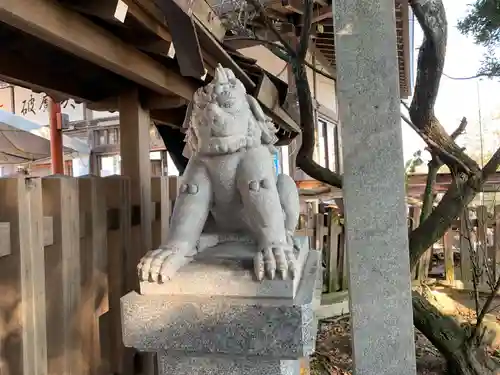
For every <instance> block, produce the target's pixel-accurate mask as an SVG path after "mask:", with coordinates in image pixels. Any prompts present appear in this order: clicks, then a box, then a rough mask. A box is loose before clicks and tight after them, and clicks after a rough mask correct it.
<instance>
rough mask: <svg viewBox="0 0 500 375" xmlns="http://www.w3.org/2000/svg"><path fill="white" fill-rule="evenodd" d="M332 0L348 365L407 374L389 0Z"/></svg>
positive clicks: (373, 373) (406, 296) (409, 322)
mask: <svg viewBox="0 0 500 375" xmlns="http://www.w3.org/2000/svg"><path fill="white" fill-rule="evenodd" d="M334 3H335V11H334V14H335V46H336V58H337V72H338V81H337V87H338V96H339V115H340V121H341V123H342V142H343V158H344V189H343V191H344V199H345V211H346V223H347V246H348V263H349V283H350V286H349V292H350V309H351V316H352V323H351V324H352V332H353V352H354V368H355V374H356V375H365V374H369V375H382V374H383V375H401V374H408V375H409V374H415V372H416V370H415V348H414V333H413V318H412V316H413V314H412V307H411V286H410V269H409V257H408V230H407V227H406V210H405V188H404V170H403V163H404V161H403V148H402V134H401V120H400V109H399V106H400V104H399V100H400V96H399V79H398V59H397V55H396V47H397V41H396V23H395V14H394V0H335V2H334Z"/></svg>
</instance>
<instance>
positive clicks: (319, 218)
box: [314, 214, 325, 252]
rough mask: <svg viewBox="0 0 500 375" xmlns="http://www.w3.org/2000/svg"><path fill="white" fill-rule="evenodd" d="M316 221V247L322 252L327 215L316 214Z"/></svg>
mask: <svg viewBox="0 0 500 375" xmlns="http://www.w3.org/2000/svg"><path fill="white" fill-rule="evenodd" d="M314 223H315V226H314V243H315V246H314V249H315V250H318V251H321V252H322V251H323V247H324V246H323V245H324V240H325V215H323V214H315V215H314Z"/></svg>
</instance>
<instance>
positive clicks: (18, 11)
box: [0, 0, 198, 100]
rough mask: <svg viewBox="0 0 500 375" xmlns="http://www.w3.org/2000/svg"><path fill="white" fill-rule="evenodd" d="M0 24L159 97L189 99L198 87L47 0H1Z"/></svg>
mask: <svg viewBox="0 0 500 375" xmlns="http://www.w3.org/2000/svg"><path fill="white" fill-rule="evenodd" d="M0 21H1V22H4V23H6V24H8V25H11V26H13V27H15V28H18V29H20V30H22V31H24V32H26V33H28V34H31V35H33V36H35V37H37V38H40V39H42V40H44V41H46V42H48V43H51V44H53V45H56V46H57V47H59V48H61V49H63V50H65V51H67V52H70V53H72V54H75V55H77V56H79V57H81V58H83V59H86V60H89V61H91V62H93V63H95V64H97V65H100V66H102V67H104V68H106V69H109V70H111V71H113V72H114V73H117V74H119V75H122V76H124V77H126V78H128V79H130V80H132V81H134V82H136V83H138V84H140V85H143V86H145V87H147V88H149V89H151V90H153V91H156V92H158V93H161V94H175V95H179V96H181V97H183V98H185V99H189V100H190V99H191V97H192V95H193V92H194V91H195V90H196V89H197V87H198V85H197V84H196V83H195V82H193V81H189V80H186V79H184V78H182V77H181V76H180V75H179V74H177V73H175V72H173V71H171V70H169V69H167V68H166V67H164V66H162V65H161V64H160V63H158V62H156V61H155V60H153V59H152V58H150V57H148V56H147V55H144V54H143V53H141V52H139V51H138V50H136V49H134V48H132V47H130V46H129V45H127V44H125V43H124V42H123V41H121V40H120V39H118V38H116V37H114V36H113V35H111V34H110V33H108V32H106V31H105V30H104V29H101V28H100V27H98V26H96V25H95V24H94V23H92V22H91V21H89V20H87V19H85V18H84V17H83V16H81V15H79V14H77V13H75V12H72V11H70V10H68V9H65V8H64V7H63V6H61V5H60V4H57V3H54V2H53V1H50V0H30V1H29V3H26V2H24V1H18V0H4V1H2V2H1V3H0Z"/></svg>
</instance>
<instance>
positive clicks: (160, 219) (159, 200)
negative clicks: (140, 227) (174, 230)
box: [151, 177, 171, 249]
mask: <svg viewBox="0 0 500 375" xmlns="http://www.w3.org/2000/svg"><path fill="white" fill-rule="evenodd" d="M151 200H152V201H153V204H155V206H156V207H157V209H158V206H159V209H160V210H159V211H160V212H159V215H158V214H157V215H156V218H155V220H153V224H152V225H153V229H152V231H153V248H154V249H156V248H158V247H159V246H160V245H161V244H162V243H165V242H166V240H167V235H168V228H169V221H170V215H171V208H170V205H171V203H170V199H169V178H168V177H154V178H152V179H151ZM157 209H156V210H157ZM156 210H155V211H156Z"/></svg>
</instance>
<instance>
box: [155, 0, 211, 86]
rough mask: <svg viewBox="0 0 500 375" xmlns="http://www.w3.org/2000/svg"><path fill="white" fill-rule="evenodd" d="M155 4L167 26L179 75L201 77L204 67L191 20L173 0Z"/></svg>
mask: <svg viewBox="0 0 500 375" xmlns="http://www.w3.org/2000/svg"><path fill="white" fill-rule="evenodd" d="M177 1H179V0H177ZM156 4H157V5H158V6H159V7H160V9H161V10H162V12H163V14H164V16H165V18H166V20H167V23H168V25H169V29H170V33H171V34H172V38H173V42H174V46H175V50H176V51H177V61H178V62H179V67H180V70H181V74H182V75H183V76H186V77H194V78H198V79H199V78H201V77H203V76H204V75H205V66H204V64H203V57H202V54H201V48H200V43H199V41H198V35H197V33H196V28H195V25H194V21H193V18H192V17H191V16H190V15H189V14H188V11H187V10H185V9H182V8H181V7H180V6H179V5H178V4H177V2H176V1H175V0H156Z"/></svg>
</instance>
